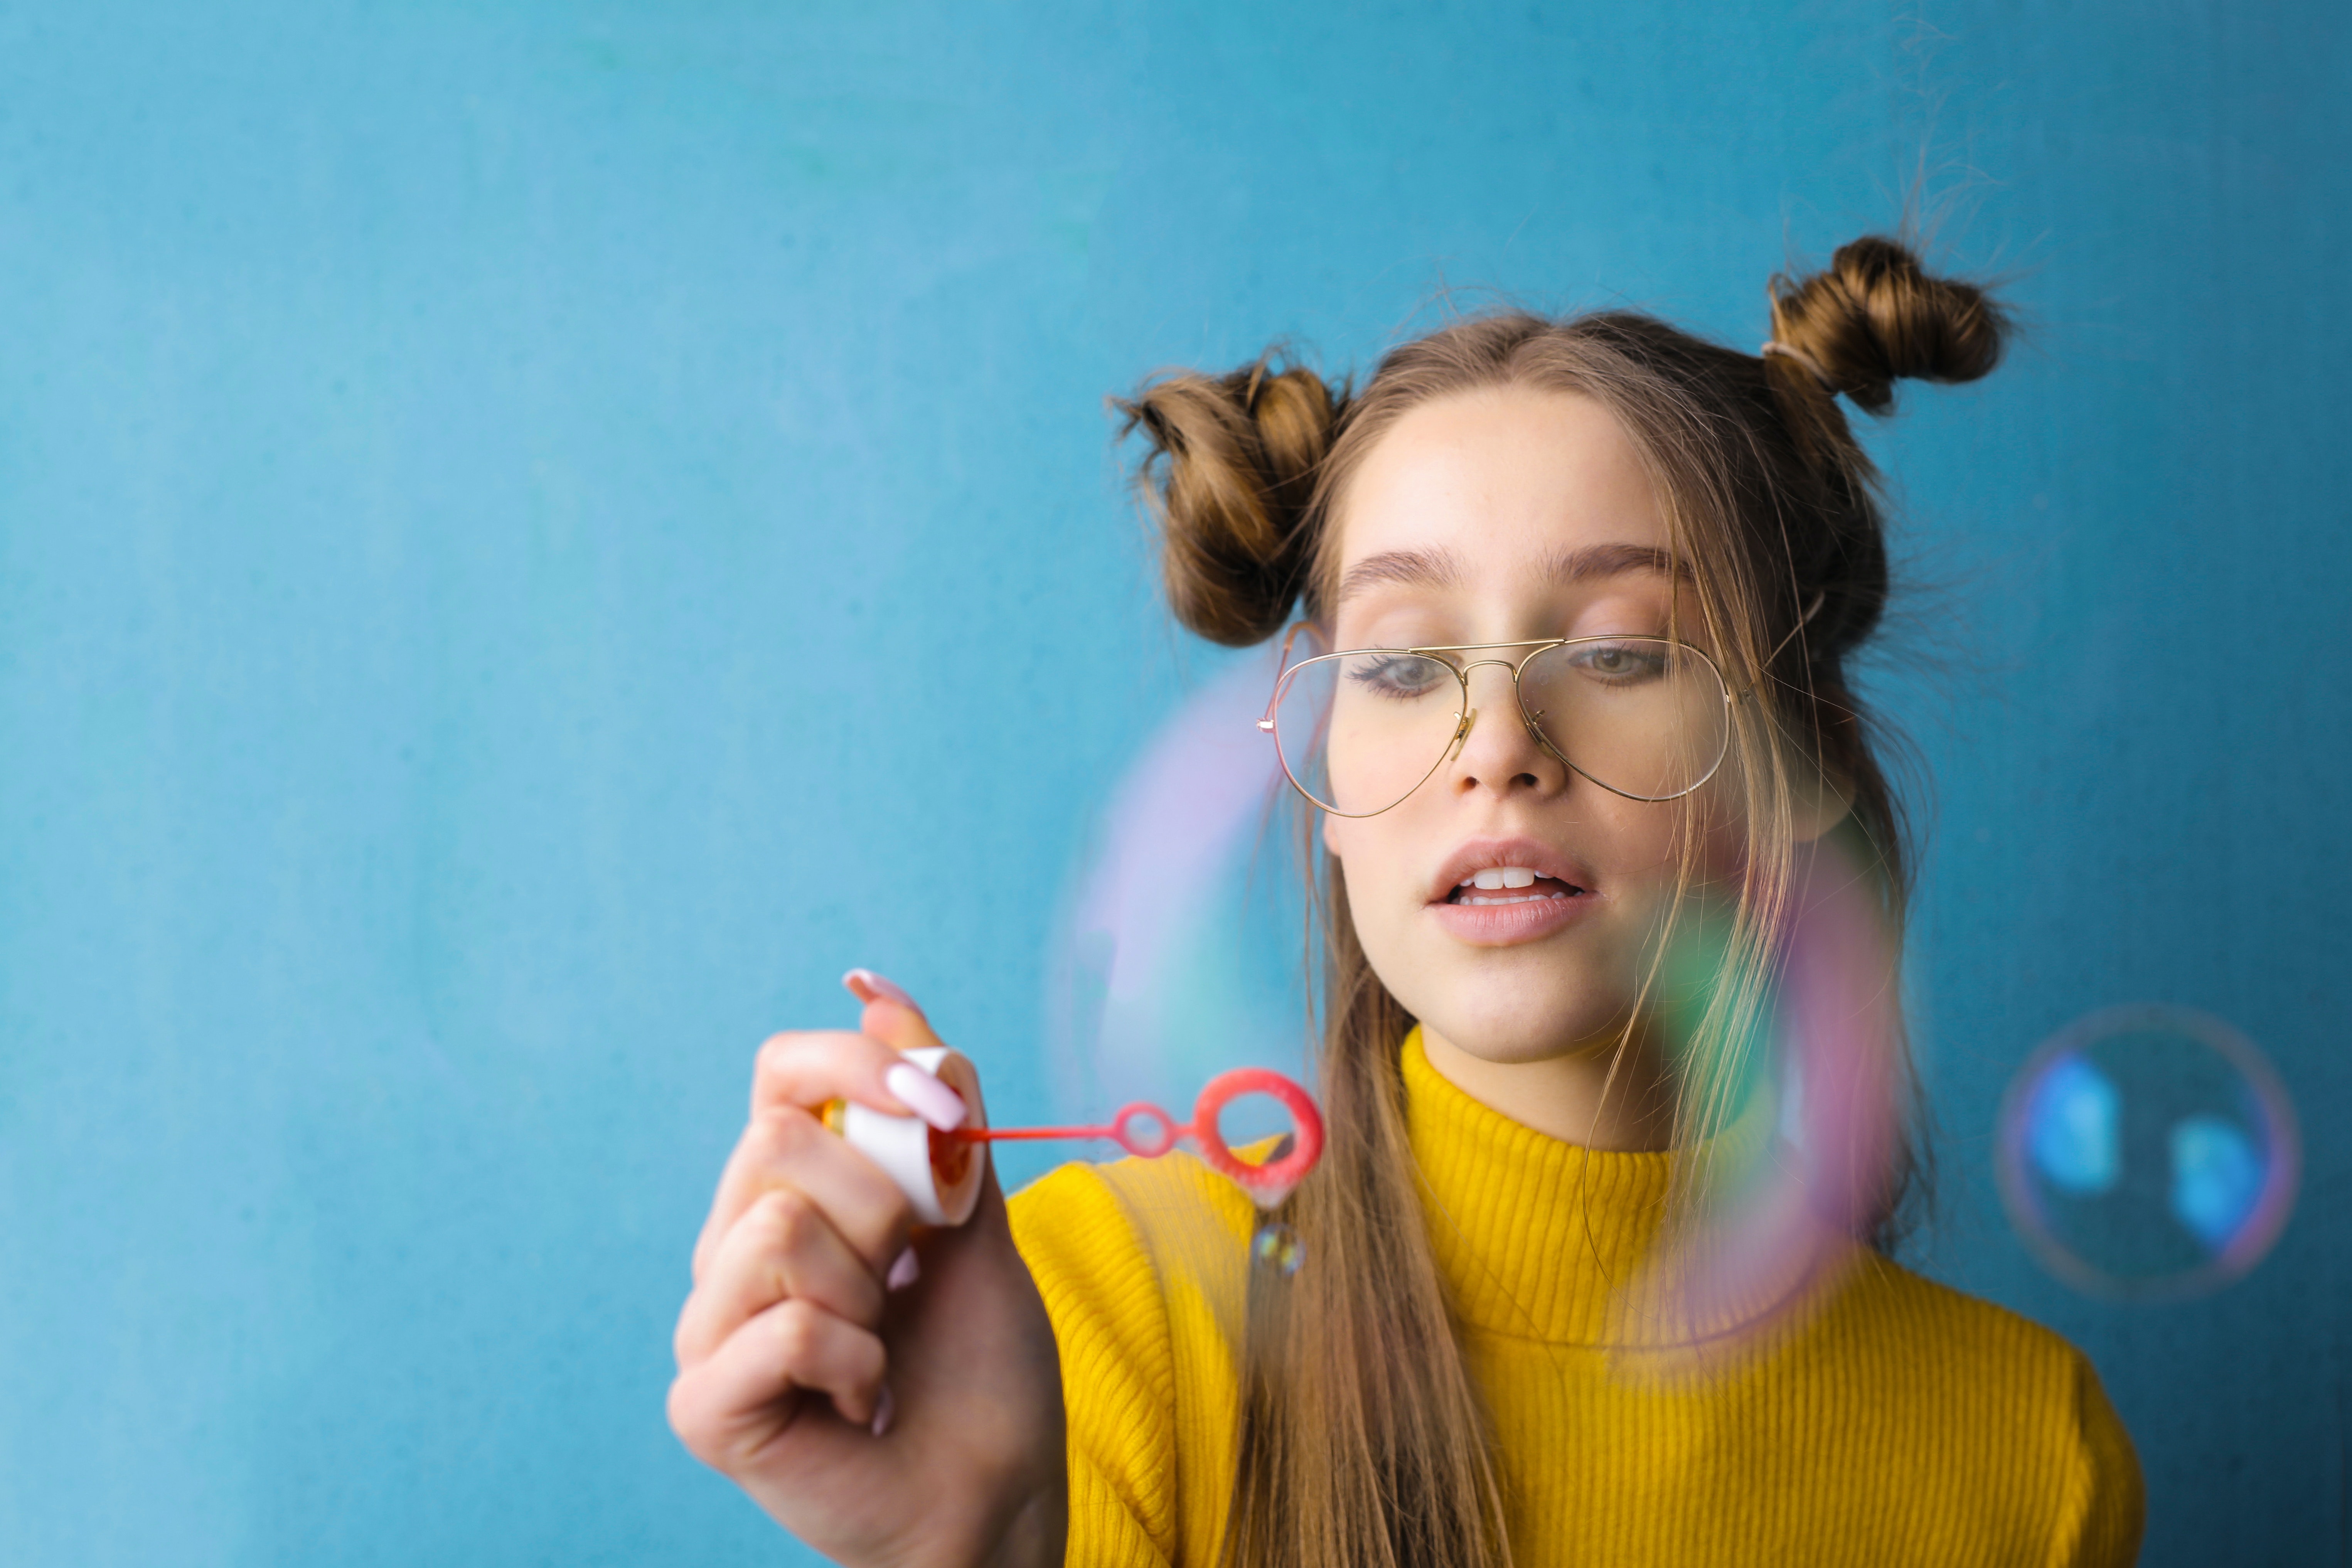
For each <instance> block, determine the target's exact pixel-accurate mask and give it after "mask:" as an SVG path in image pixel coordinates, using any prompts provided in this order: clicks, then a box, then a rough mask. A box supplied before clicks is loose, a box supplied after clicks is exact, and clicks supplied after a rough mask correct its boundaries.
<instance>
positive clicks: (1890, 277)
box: [1770, 235, 2009, 414]
mask: <svg viewBox="0 0 2352 1568" xmlns="http://www.w3.org/2000/svg"><path fill="white" fill-rule="evenodd" d="M1770 293H1771V298H1772V341H1773V342H1776V343H1779V344H1780V345H1782V346H1783V347H1785V348H1787V349H1789V350H1790V351H1792V357H1795V358H1797V360H1798V363H1801V364H1805V365H1806V366H1808V368H1811V369H1814V370H1816V372H1817V374H1819V375H1820V377H1821V380H1822V384H1824V385H1826V386H1827V387H1828V388H1829V389H1830V390H1831V391H1832V392H1843V393H1844V394H1845V395H1847V396H1848V397H1851V398H1853V401H1854V403H1855V404H1856V405H1858V406H1860V407H1862V408H1864V409H1866V410H1868V411H1869V412H1870V413H1873V414H1884V413H1885V412H1886V411H1887V410H1888V409H1889V408H1891V407H1893V406H1894V404H1895V382H1896V381H1897V380H1898V379H1899V378H1902V377H1905V376H1912V377H1916V378H1918V379H1920V380H1923V381H1943V382H1954V381H1974V380H1975V379H1976V378H1977V377H1979V376H1980V375H1983V374H1985V373H1987V372H1988V371H1990V370H1991V369H1992V368H1993V366H1994V365H1996V364H1998V363H2000V351H2001V343H2002V341H2003V339H2004V338H2005V337H2006V336H2007V335H2008V331H2009V318H2008V316H2007V315H2006V314H2005V313H2004V312H2003V311H2002V310H2001V308H2000V306H1999V305H1998V304H1996V303H1995V302H1994V301H1993V300H1992V298H1991V296H1990V295H1989V294H1987V293H1986V292H1985V291H1984V290H1983V289H1979V288H1978V287H1977V286H1976V285H1975V284H1973V283H1962V282H1958V281H1955V280H1954V279H1947V278H1936V277H1931V276H1930V275H1929V274H1928V273H1927V270H1926V269H1925V268H1922V267H1921V266H1920V265H1919V258H1917V257H1916V256H1914V255H1913V254H1912V253H1911V252H1910V250H1909V249H1908V248H1907V247H1905V246H1902V245H1900V244H1897V243H1896V242H1895V241H1894V240H1891V239H1885V238H1881V237H1877V236H1875V235H1872V236H1867V237H1864V238H1861V239H1857V240H1855V241H1853V243H1852V244H1850V245H1845V246H1841V247H1839V249H1838V252H1837V254H1836V255H1835V256H1833V257H1832V258H1830V265H1829V267H1828V268H1826V269H1825V270H1823V271H1821V272H1816V273H1814V274H1813V275H1812V276H1811V277H1810V278H1803V279H1793V280H1792V279H1788V278H1778V277H1776V278H1774V279H1772V282H1771V285H1770Z"/></svg>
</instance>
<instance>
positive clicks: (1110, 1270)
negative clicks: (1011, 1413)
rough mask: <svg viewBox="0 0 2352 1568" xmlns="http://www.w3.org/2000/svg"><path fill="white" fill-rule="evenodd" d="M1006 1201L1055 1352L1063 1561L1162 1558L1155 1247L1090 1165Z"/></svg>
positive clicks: (1162, 1434) (1169, 1436) (1163, 1427)
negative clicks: (1061, 1429)
mask: <svg viewBox="0 0 2352 1568" xmlns="http://www.w3.org/2000/svg"><path fill="white" fill-rule="evenodd" d="M1010 1208H1011V1214H1012V1221H1013V1244H1014V1245H1015V1246H1016V1247H1019V1248H1020V1251H1021V1256H1022V1258H1023V1259H1024V1261H1026V1262H1027V1264H1028V1266H1029V1272H1030V1274H1031V1276H1032V1277H1033V1278H1034V1279H1035V1280H1036V1282H1037V1291H1038V1294H1039V1295H1040V1296H1042V1297H1043V1298H1044V1299H1045V1313H1046V1316H1047V1317H1049V1318H1051V1319H1052V1320H1053V1323H1054V1338H1055V1343H1056V1345H1057V1347H1058V1349H1059V1352H1060V1355H1061V1363H1062V1400H1063V1404H1064V1405H1065V1407H1066V1411H1067V1415H1068V1423H1069V1468H1070V1544H1069V1551H1068V1553H1067V1557H1066V1561H1067V1562H1068V1563H1072V1564H1084V1565H1086V1568H1097V1565H1101V1568H1167V1565H1168V1564H1169V1563H1172V1562H1173V1561H1174V1560H1175V1556H1176V1519H1175V1497H1174V1489H1173V1486H1172V1485H1171V1479H1172V1477H1173V1476H1174V1474H1175V1461H1176V1417H1175V1368H1174V1356H1173V1351H1172V1349H1171V1343H1170V1336H1169V1327H1168V1310H1167V1304H1166V1301H1165V1300H1164V1299H1163V1298H1162V1296H1161V1293H1160V1281H1159V1279H1158V1276H1157V1274H1156V1272H1155V1270H1154V1269H1153V1268H1152V1264H1151V1259H1150V1254H1149V1252H1148V1251H1147V1250H1146V1248H1145V1246H1144V1244H1143V1241H1142V1238H1141V1237H1139V1235H1138V1234H1137V1231H1136V1228H1135V1226H1134V1224H1133V1223H1132V1221H1131V1219H1130V1218H1129V1215H1128V1214H1127V1212H1126V1208H1125V1205H1122V1204H1121V1202H1120V1201H1119V1198H1118V1194H1116V1193H1115V1192H1114V1191H1113V1190H1112V1188H1111V1186H1110V1184H1108V1183H1107V1182H1105V1181H1104V1180H1103V1178H1102V1177H1101V1176H1100V1175H1099V1174H1098V1173H1097V1172H1096V1171H1095V1169H1094V1168H1093V1167H1092V1166H1088V1165H1077V1164H1073V1165H1065V1166H1063V1167H1062V1168H1061V1169H1059V1170H1057V1171H1055V1172H1054V1173H1051V1174H1049V1175H1047V1176H1045V1177H1044V1178H1042V1179H1041V1180H1039V1181H1036V1182H1034V1183H1032V1184H1030V1185H1029V1186H1027V1187H1025V1188H1024V1189H1023V1190H1022V1191H1020V1192H1019V1193H1017V1194H1014V1195H1013V1199H1012V1202H1011V1205H1010Z"/></svg>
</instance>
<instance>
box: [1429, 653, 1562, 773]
mask: <svg viewBox="0 0 2352 1568" xmlns="http://www.w3.org/2000/svg"><path fill="white" fill-rule="evenodd" d="M1537 651H1538V652H1540V651H1542V650H1541V649H1538V650H1537ZM1534 657H1535V655H1534V654H1529V655H1528V656H1527V658H1522V659H1520V660H1519V661H1518V662H1517V664H1514V663H1513V662H1512V661H1511V660H1509V659H1507V658H1474V659H1472V660H1471V661H1470V662H1469V663H1467V664H1457V665H1455V666H1454V678H1455V679H1458V680H1460V681H1461V682H1462V721H1461V722H1460V723H1458V724H1456V725H1455V726H1454V743H1453V744H1452V745H1450V746H1448V747H1447V748H1446V751H1445V760H1446V761H1447V762H1449V763H1451V762H1458V761H1459V760H1460V759H1461V756H1462V748H1463V747H1465V746H1466V745H1468V744H1469V743H1470V727H1471V726H1472V725H1474V724H1475V723H1477V722H1478V710H1477V709H1475V708H1474V707H1472V706H1471V704H1470V672H1471V671H1472V670H1474V669H1476V668H1480V667H1481V666H1484V665H1489V664H1491V665H1493V666H1495V667H1496V668H1497V669H1507V670H1508V671H1510V674H1511V696H1512V698H1513V699H1514V705H1515V706H1516V707H1517V709H1518V710H1519V724H1520V727H1521V728H1523V729H1525V730H1526V731H1527V732H1528V740H1530V741H1533V742H1535V743H1536V744H1537V745H1538V746H1540V747H1542V748H1543V749H1544V750H1545V751H1547V752H1550V753H1551V754H1552V755H1553V756H1556V757H1558V756H1559V747H1557V746H1555V745H1553V744H1552V743H1551V738H1550V737H1549V736H1548V735H1546V734H1545V733H1544V732H1543V730H1542V728H1541V727H1540V726H1538V724H1537V723H1536V716H1535V715H1534V714H1532V713H1530V712H1528V705H1527V703H1526V701H1525V700H1523V699H1521V698H1520V692H1519V670H1520V668H1522V667H1523V666H1525V665H1526V663H1527V662H1528V658H1534ZM1560 761H1562V762H1566V761H1568V759H1567V758H1565V757H1560Z"/></svg>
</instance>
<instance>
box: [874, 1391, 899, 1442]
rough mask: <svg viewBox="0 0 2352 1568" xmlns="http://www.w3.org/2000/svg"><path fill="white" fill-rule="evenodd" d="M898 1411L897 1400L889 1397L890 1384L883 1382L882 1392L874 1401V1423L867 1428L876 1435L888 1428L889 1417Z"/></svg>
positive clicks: (880, 1434)
mask: <svg viewBox="0 0 2352 1568" xmlns="http://www.w3.org/2000/svg"><path fill="white" fill-rule="evenodd" d="M897 1414H898V1401H897V1400H895V1399H893V1398H891V1397H890V1385H889V1384H887V1383H886V1384H883V1385H882V1393H881V1394H880V1396H879V1397H877V1399H876V1400H875V1401H874V1425H873V1426H871V1427H869V1428H868V1430H870V1431H871V1432H872V1433H873V1434H874V1435H875V1436H877V1437H879V1436H882V1434H883V1433H885V1432H887V1431H888V1430H890V1417H891V1416H893V1415H897Z"/></svg>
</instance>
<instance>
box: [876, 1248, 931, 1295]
mask: <svg viewBox="0 0 2352 1568" xmlns="http://www.w3.org/2000/svg"><path fill="white" fill-rule="evenodd" d="M922 1277H923V1266H922V1265H921V1264H919V1263H918V1262H916V1261H915V1249H914V1248H913V1247H908V1248H907V1250H906V1251H904V1252H902V1253H900V1254H898V1262H896V1263H893V1264H892V1265H890V1272H889V1275H888V1276H887V1278H885V1279H883V1281H882V1285H883V1288H884V1289H888V1290H904V1289H906V1288H907V1287H908V1286H909V1285H912V1284H913V1283H914V1282H915V1281H916V1280H918V1279H921V1278H922Z"/></svg>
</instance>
